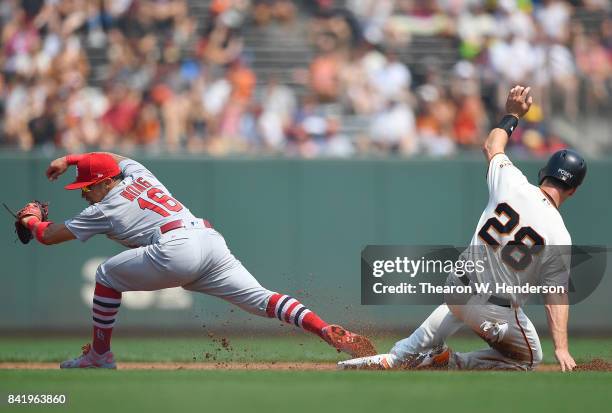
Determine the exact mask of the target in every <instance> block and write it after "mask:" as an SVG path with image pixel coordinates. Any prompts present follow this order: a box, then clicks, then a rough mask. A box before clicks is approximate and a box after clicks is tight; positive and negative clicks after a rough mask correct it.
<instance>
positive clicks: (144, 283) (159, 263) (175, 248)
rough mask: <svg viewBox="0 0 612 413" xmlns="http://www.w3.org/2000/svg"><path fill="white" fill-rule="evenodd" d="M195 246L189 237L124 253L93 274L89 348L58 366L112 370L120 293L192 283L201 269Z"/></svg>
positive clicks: (114, 257) (86, 347)
mask: <svg viewBox="0 0 612 413" xmlns="http://www.w3.org/2000/svg"><path fill="white" fill-rule="evenodd" d="M192 244H193V245H192ZM194 246H195V247H197V243H195V242H194V241H193V240H190V239H188V238H182V239H180V240H177V239H174V240H172V241H170V242H166V243H160V244H155V245H150V246H147V247H141V248H134V249H131V250H127V251H123V252H121V253H120V254H117V255H115V256H113V257H111V258H109V259H108V260H106V261H105V262H103V263H102V264H101V265H100V266H99V267H98V269H97V271H96V285H95V289H94V297H93V305H92V319H93V320H92V321H93V335H92V343H91V346H90V345H87V346H85V347H84V348H83V350H84V352H83V354H82V355H81V356H79V357H77V358H75V359H72V360H67V361H65V362H63V363H62V364H61V365H60V367H62V368H83V367H105V368H114V367H115V362H114V358H113V354H112V352H111V351H110V347H111V337H112V333H113V327H114V325H115V320H116V318H117V314H118V312H119V308H120V306H121V292H124V291H152V290H160V289H163V288H171V287H178V286H180V285H183V284H185V283H188V282H191V281H193V279H194V278H195V277H196V276H197V274H199V268H198V267H199V266H200V262H199V255H195V254H193V251H194V250H193V249H192V247H194ZM196 256H197V258H194V257H196Z"/></svg>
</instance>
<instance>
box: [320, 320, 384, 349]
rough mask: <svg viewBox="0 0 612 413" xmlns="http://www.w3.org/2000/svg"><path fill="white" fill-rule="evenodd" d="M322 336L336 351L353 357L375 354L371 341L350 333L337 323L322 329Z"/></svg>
mask: <svg viewBox="0 0 612 413" xmlns="http://www.w3.org/2000/svg"><path fill="white" fill-rule="evenodd" d="M322 338H323V340H325V341H326V342H327V343H328V344H329V345H330V346H333V347H334V348H335V349H336V350H338V351H343V352H345V353H347V354H350V355H351V356H353V357H365V356H372V355H375V354H376V348H374V345H373V344H372V342H371V341H370V340H369V339H368V338H367V337H364V336H360V335H359V334H355V333H351V332H350V331H348V330H346V329H344V328H343V327H340V326H339V325H335V324H332V325H329V326H327V327H325V328H324V329H323V330H322Z"/></svg>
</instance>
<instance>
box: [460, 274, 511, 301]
mask: <svg viewBox="0 0 612 413" xmlns="http://www.w3.org/2000/svg"><path fill="white" fill-rule="evenodd" d="M457 278H459V281H461V283H462V284H463V285H465V286H466V287H467V286H468V285H470V279H469V278H468V277H466V276H461V277H457ZM488 302H489V303H491V304H494V305H498V306H500V307H506V308H512V301H510V300H508V299H507V298H501V297H496V296H494V295H492V296H491V297H489V300H488Z"/></svg>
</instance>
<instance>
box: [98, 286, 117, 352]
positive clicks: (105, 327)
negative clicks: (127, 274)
mask: <svg viewBox="0 0 612 413" xmlns="http://www.w3.org/2000/svg"><path fill="white" fill-rule="evenodd" d="M120 305H121V293H120V292H118V291H115V290H113V289H112V288H110V287H107V286H105V285H102V284H99V283H96V289H95V290H94V297H93V340H92V346H93V348H94V350H95V351H96V353H98V354H104V353H106V352H107V351H108V350H110V342H111V335H112V334H113V326H114V325H115V317H116V316H117V312H118V311H119V306H120Z"/></svg>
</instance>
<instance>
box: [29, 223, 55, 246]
mask: <svg viewBox="0 0 612 413" xmlns="http://www.w3.org/2000/svg"><path fill="white" fill-rule="evenodd" d="M51 224H53V222H51V221H43V222H37V223H36V224H35V225H34V231H33V232H34V236H35V237H36V240H37V241H38V242H40V243H41V244H45V245H47V243H46V242H44V241H43V233H44V232H45V230H46V229H47V227H48V226H49V225H51Z"/></svg>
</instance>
